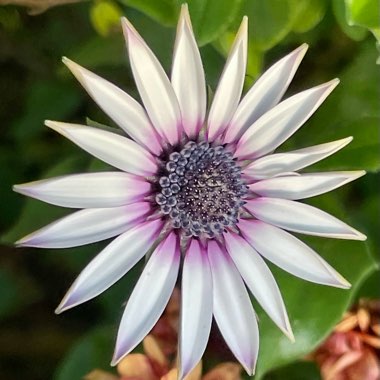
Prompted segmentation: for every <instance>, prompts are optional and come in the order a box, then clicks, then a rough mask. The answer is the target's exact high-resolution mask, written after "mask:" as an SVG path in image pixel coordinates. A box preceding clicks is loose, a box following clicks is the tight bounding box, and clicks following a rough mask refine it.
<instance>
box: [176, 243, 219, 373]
mask: <svg viewBox="0 0 380 380" xmlns="http://www.w3.org/2000/svg"><path fill="white" fill-rule="evenodd" d="M211 321H212V277H211V270H210V264H209V261H208V258H207V253H206V252H205V250H204V249H203V247H202V246H201V245H200V243H199V241H198V240H192V242H191V243H190V247H189V248H188V250H187V252H186V256H185V260H184V264H183V273H182V296H181V316H180V331H179V372H180V374H179V376H178V377H179V379H183V378H184V377H185V376H186V375H187V374H188V373H189V372H190V371H191V370H192V369H193V368H194V367H195V366H196V365H197V363H198V362H199V360H200V359H201V357H202V355H203V352H204V350H205V348H206V344H207V341H208V337H209V335H210V329H211Z"/></svg>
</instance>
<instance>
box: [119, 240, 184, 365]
mask: <svg viewBox="0 0 380 380" xmlns="http://www.w3.org/2000/svg"><path fill="white" fill-rule="evenodd" d="M179 263H180V251H179V245H178V241H177V237H176V235H175V234H174V233H171V234H170V235H169V236H168V237H167V238H166V239H165V240H163V241H162V242H161V243H160V244H159V246H158V247H157V248H156V250H155V251H154V252H153V254H152V256H151V257H150V259H149V261H148V263H147V264H146V266H145V268H144V271H143V272H142V274H141V276H140V278H139V280H138V282H137V284H136V286H135V288H134V289H133V292H132V294H131V296H130V298H129V300H128V303H127V306H126V308H125V311H124V314H123V317H122V319H121V323H120V327H119V332H118V335H117V342H116V348H115V353H114V357H113V360H112V365H116V364H117V363H118V362H119V361H120V360H121V359H122V358H123V357H124V356H125V355H127V354H128V353H129V352H130V351H132V350H133V349H134V348H135V347H136V346H137V345H138V344H139V343H140V342H141V341H142V340H143V338H144V337H145V336H146V335H147V334H148V333H149V331H150V330H151V329H152V328H153V326H154V325H155V324H156V323H157V321H158V319H159V318H160V316H161V314H162V312H163V311H164V309H165V306H166V304H167V303H168V301H169V298H170V295H171V294H172V292H173V289H174V285H175V282H176V280H177V275H178V268H179Z"/></svg>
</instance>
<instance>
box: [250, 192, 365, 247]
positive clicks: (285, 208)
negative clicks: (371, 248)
mask: <svg viewBox="0 0 380 380" xmlns="http://www.w3.org/2000/svg"><path fill="white" fill-rule="evenodd" d="M244 207H245V208H246V209H247V210H248V211H249V212H250V213H251V214H252V215H253V216H255V217H256V218H257V219H260V220H262V221H263V222H266V223H269V224H273V225H275V226H277V227H280V228H284V229H285V230H289V231H294V232H299V233H301V234H307V235H315V236H324V237H330V238H335V239H350V240H365V239H366V236H365V235H363V234H362V233H360V232H359V231H357V230H355V229H354V228H352V227H350V226H349V225H347V224H346V223H343V222H342V221H340V220H339V219H337V218H335V217H334V216H332V215H330V214H328V213H326V212H324V211H322V210H319V209H318V208H316V207H312V206H309V205H306V204H303V203H299V202H294V201H289V200H287V199H278V198H264V197H262V198H257V199H251V200H248V201H247V203H246V205H245V206H244Z"/></svg>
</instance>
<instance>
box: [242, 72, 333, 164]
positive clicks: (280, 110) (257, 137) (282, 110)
mask: <svg viewBox="0 0 380 380" xmlns="http://www.w3.org/2000/svg"><path fill="white" fill-rule="evenodd" d="M338 83H339V80H338V79H334V80H332V81H330V82H327V83H324V84H322V85H320V86H317V87H313V88H311V89H309V90H306V91H303V92H300V93H299V94H296V95H293V96H292V97H290V98H288V99H286V100H284V101H282V102H281V103H280V104H278V105H277V106H275V107H274V108H272V109H271V110H270V111H268V112H267V113H266V114H264V115H263V116H261V117H260V119H259V120H257V121H256V122H255V123H253V124H252V125H251V126H250V127H249V128H248V129H247V131H246V132H245V133H244V134H243V136H242V137H241V139H240V140H239V142H238V145H237V148H236V151H235V157H238V158H239V159H248V158H258V157H261V156H263V155H265V154H267V153H269V152H272V151H273V150H275V149H276V148H277V147H278V146H280V145H281V144H282V143H283V142H284V141H286V140H287V139H288V138H289V137H290V136H291V135H292V134H293V133H295V132H296V131H297V130H298V129H299V128H300V127H301V126H302V125H303V124H304V123H305V122H306V121H307V120H308V119H309V118H310V116H311V115H312V114H313V113H314V112H315V111H316V110H317V108H318V107H319V106H320V105H321V104H322V103H323V101H324V100H325V99H326V98H327V96H328V95H329V94H330V93H331V91H332V90H333V89H334V88H335V87H336V86H337V85H338Z"/></svg>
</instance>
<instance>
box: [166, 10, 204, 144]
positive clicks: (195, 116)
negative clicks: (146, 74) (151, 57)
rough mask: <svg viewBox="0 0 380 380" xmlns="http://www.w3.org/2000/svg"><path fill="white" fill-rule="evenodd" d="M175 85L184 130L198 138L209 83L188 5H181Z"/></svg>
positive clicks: (174, 74) (173, 68) (173, 71)
mask: <svg viewBox="0 0 380 380" xmlns="http://www.w3.org/2000/svg"><path fill="white" fill-rule="evenodd" d="M171 81H172V85H173V88H174V91H175V93H176V95H177V98H178V102H179V105H180V109H181V114H182V125H183V128H184V130H185V132H186V134H187V136H188V137H190V138H195V137H197V135H198V133H199V131H200V129H201V128H202V126H203V122H204V118H205V113H206V83H205V75H204V71H203V66H202V60H201V56H200V54H199V50H198V46H197V43H196V41H195V38H194V34H193V30H192V26H191V21H190V15H189V10H188V6H187V4H182V8H181V15H180V18H179V21H178V26H177V37H176V42H175V48H174V56H173V66H172V76H171Z"/></svg>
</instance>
